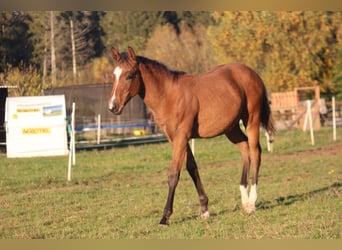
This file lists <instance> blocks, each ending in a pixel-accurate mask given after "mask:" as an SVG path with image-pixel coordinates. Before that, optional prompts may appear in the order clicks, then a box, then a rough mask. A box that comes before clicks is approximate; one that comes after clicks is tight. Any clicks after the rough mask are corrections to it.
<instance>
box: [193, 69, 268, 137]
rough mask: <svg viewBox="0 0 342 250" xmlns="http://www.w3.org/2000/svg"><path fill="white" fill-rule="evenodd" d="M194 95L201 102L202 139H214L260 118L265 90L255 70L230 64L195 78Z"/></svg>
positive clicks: (199, 120) (200, 134)
mask: <svg viewBox="0 0 342 250" xmlns="http://www.w3.org/2000/svg"><path fill="white" fill-rule="evenodd" d="M193 94H194V95H195V96H196V97H197V99H198V102H199V110H198V123H199V131H198V132H199V136H200V137H211V136H215V135H216V134H221V133H225V132H226V131H228V130H229V129H230V128H232V127H234V126H235V125H236V124H237V123H238V121H239V120H240V119H247V117H249V114H251V113H259V114H260V113H261V111H260V110H261V109H262V105H263V98H264V96H265V87H264V85H263V82H262V80H261V78H260V77H259V75H258V74H257V73H256V72H255V71H254V70H252V69H251V68H249V67H248V66H246V65H244V64H241V63H229V64H225V65H219V66H217V67H216V68H214V69H212V70H211V71H209V72H207V73H203V74H200V75H197V76H195V77H194V79H193ZM213 128H214V129H213Z"/></svg>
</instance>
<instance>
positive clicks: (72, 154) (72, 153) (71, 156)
mask: <svg viewBox="0 0 342 250" xmlns="http://www.w3.org/2000/svg"><path fill="white" fill-rule="evenodd" d="M70 124H71V133H70V146H69V148H70V151H69V164H68V181H71V162H72V165H75V164H76V156H75V103H74V102H73V103H72V111H71V120H70Z"/></svg>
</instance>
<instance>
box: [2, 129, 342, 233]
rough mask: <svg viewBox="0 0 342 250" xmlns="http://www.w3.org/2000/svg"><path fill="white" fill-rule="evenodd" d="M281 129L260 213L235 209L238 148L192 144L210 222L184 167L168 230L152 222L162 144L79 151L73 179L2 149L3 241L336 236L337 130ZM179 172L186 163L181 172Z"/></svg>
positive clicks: (45, 162) (164, 152)
mask: <svg viewBox="0 0 342 250" xmlns="http://www.w3.org/2000/svg"><path fill="white" fill-rule="evenodd" d="M337 137H338V140H337V141H336V142H333V141H332V132H331V130H328V129H322V130H320V131H319V132H316V133H315V141H316V145H315V146H311V145H310V136H309V133H308V132H306V133H304V132H302V131H300V130H292V131H286V132H285V131H280V132H278V134H277V136H276V138H275V152H273V153H268V152H266V149H265V138H264V136H263V137H262V147H263V151H264V153H263V156H262V166H261V170H260V178H259V199H258V201H257V211H256V212H255V213H253V214H249V215H247V214H245V213H243V212H242V211H241V206H240V193H239V180H240V175H241V166H242V163H241V160H240V154H239V152H238V150H237V148H236V147H235V146H233V145H232V144H231V143H228V141H227V140H226V139H225V138H224V137H218V138H214V139H209V140H196V151H195V153H196V156H195V157H196V159H197V163H198V165H199V168H200V174H201V177H202V180H203V183H204V186H205V189H206V192H207V194H208V196H209V210H210V213H211V217H210V218H209V219H208V220H205V221H203V220H201V219H200V218H199V213H200V211H199V206H198V197H197V194H196V191H195V188H194V186H193V183H192V181H191V179H190V177H189V176H188V174H187V172H186V171H182V174H181V180H180V183H179V185H178V187H177V191H176V197H175V203H174V214H173V216H172V217H171V224H170V226H169V227H166V228H165V227H159V226H158V222H159V220H160V218H161V215H162V211H163V208H164V204H165V201H166V195H167V171H168V166H169V162H170V159H171V146H169V144H167V143H162V144H153V145H152V144H151V145H144V146H135V147H133V146H130V147H125V148H115V149H112V150H106V151H91V152H85V151H83V152H79V153H77V155H76V166H74V167H73V172H72V181H71V182H67V163H68V157H49V158H27V159H7V158H6V155H5V154H1V155H0V162H1V164H0V238H1V239H13V238H14V239H32V238H39V239H40V238H52V239H69V238H74V239H84V238H87V239H103V238H105V239H132V238H134V239H136V238H142V239H184V238H185V239H217V238H218V239H260V238H263V239H336V238H338V239H340V238H341V236H342V234H341V226H342V199H341V198H342V129H341V128H340V129H339V130H338V131H337ZM183 170H185V169H183Z"/></svg>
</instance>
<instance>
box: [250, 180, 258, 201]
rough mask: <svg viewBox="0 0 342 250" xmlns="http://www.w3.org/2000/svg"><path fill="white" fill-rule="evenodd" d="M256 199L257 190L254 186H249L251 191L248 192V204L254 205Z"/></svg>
mask: <svg viewBox="0 0 342 250" xmlns="http://www.w3.org/2000/svg"><path fill="white" fill-rule="evenodd" d="M257 199H258V190H257V185H256V184H254V185H252V186H251V191H250V192H249V203H250V204H254V205H255V202H256V201H257Z"/></svg>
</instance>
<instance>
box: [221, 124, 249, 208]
mask: <svg viewBox="0 0 342 250" xmlns="http://www.w3.org/2000/svg"><path fill="white" fill-rule="evenodd" d="M226 136H227V138H228V139H229V140H230V141H231V142H232V143H234V144H235V145H236V146H237V147H238V148H239V149H240V152H241V155H242V160H243V166H242V175H241V181H240V192H241V202H242V207H243V209H244V210H247V209H246V208H247V207H249V197H248V191H247V189H248V173H249V166H250V157H249V146H248V139H247V136H246V135H245V134H244V133H243V132H242V131H241V129H240V126H239V124H237V125H236V126H235V127H234V128H233V129H232V130H230V131H229V132H227V133H226Z"/></svg>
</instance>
